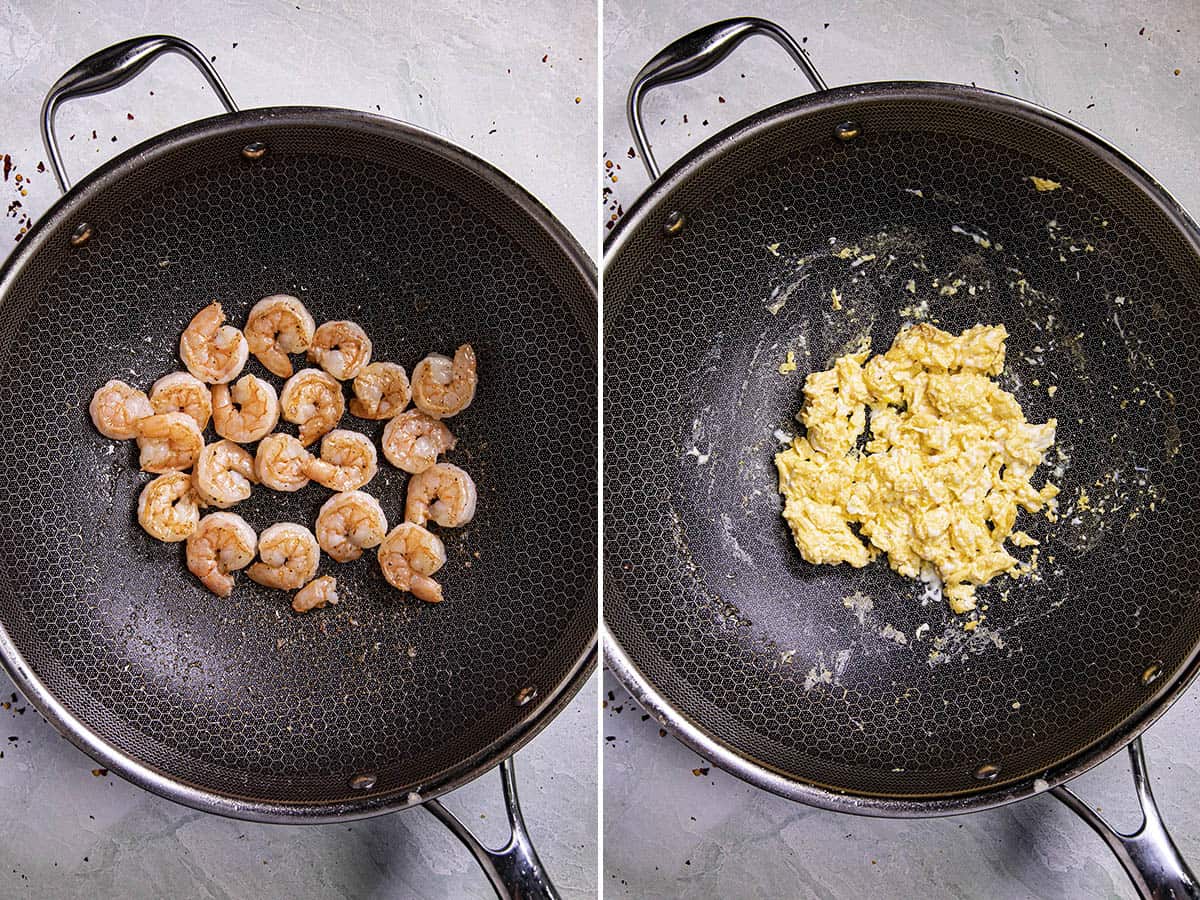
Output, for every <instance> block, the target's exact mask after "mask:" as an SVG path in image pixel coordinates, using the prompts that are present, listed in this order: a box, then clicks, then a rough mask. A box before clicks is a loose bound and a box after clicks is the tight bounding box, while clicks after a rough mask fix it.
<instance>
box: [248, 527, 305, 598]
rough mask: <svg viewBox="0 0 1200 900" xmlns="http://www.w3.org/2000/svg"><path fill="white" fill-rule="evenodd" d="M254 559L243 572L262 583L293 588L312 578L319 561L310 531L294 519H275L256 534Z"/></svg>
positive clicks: (291, 589)
mask: <svg viewBox="0 0 1200 900" xmlns="http://www.w3.org/2000/svg"><path fill="white" fill-rule="evenodd" d="M258 560H259V561H258V562H256V563H255V564H254V565H252V566H251V567H250V568H249V569H247V570H246V574H247V575H249V576H250V578H251V579H252V580H254V581H257V582H258V583H259V584H261V585H263V586H264V587H269V588H279V589H280V590H284V591H294V590H296V589H297V588H301V587H303V586H304V585H306V584H308V583H309V582H310V581H312V579H313V576H314V575H316V574H317V564H318V563H319V562H320V561H321V548H320V547H319V546H317V539H316V538H315V537H313V533H312V532H311V531H309V530H308V529H307V528H305V527H304V526H303V525H297V524H296V523H295V522H279V523H278V524H275V525H272V526H271V527H270V528H268V529H267V530H266V531H264V532H263V533H262V534H260V535H259V536H258Z"/></svg>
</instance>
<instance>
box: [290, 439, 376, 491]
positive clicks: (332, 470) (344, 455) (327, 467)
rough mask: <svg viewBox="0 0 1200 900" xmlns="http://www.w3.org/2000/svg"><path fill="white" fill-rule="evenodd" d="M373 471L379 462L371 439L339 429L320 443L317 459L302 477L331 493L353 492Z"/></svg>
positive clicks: (310, 464) (372, 474)
mask: <svg viewBox="0 0 1200 900" xmlns="http://www.w3.org/2000/svg"><path fill="white" fill-rule="evenodd" d="M377 471H379V458H378V457H377V456H376V454H375V445H374V444H372V443H371V439H370V438H369V437H367V436H366V435H365V434H359V433H358V432H357V431H347V430H346V429H344V428H339V429H337V430H335V431H331V432H329V434H327V435H325V437H324V438H322V439H321V456H320V457H319V458H313V459H312V460H311V461H310V462H309V464H308V467H307V468H306V470H305V474H307V475H308V477H309V478H311V479H312V480H313V481H315V482H316V483H317V484H320V485H324V486H325V487H327V488H329V489H330V490H332V491H356V490H358V489H359V488H360V487H362V486H363V485H364V484H366V483H367V482H368V481H370V480H371V479H372V478H374V477H375V473H376V472H377Z"/></svg>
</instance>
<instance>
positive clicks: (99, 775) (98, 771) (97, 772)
mask: <svg viewBox="0 0 1200 900" xmlns="http://www.w3.org/2000/svg"><path fill="white" fill-rule="evenodd" d="M107 774H108V769H92V775H94V776H95V777H96V778H103V777H104V776H105V775H107Z"/></svg>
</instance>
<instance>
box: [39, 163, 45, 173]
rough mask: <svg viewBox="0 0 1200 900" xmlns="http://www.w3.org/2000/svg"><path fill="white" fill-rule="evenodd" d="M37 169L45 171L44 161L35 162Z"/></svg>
mask: <svg viewBox="0 0 1200 900" xmlns="http://www.w3.org/2000/svg"><path fill="white" fill-rule="evenodd" d="M37 170H38V171H39V172H45V171H46V164H45V163H44V162H41V161H39V162H38V164H37Z"/></svg>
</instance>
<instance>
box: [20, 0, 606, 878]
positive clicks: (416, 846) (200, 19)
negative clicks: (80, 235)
mask: <svg viewBox="0 0 1200 900" xmlns="http://www.w3.org/2000/svg"><path fill="white" fill-rule="evenodd" d="M596 15H597V13H596V8H595V5H594V4H591V3H587V2H580V3H571V4H563V3H559V2H553V0H520V2H515V3H508V4H498V3H485V2H468V3H464V4H454V5H446V4H442V3H435V2H405V3H402V4H392V3H381V2H361V0H360V2H351V0H343V2H327V0H316V2H313V0H285V2H271V3H259V2H244V3H232V2H227V3H218V2H205V3H198V4H165V3H137V4H134V3H105V2H67V3H56V4H49V3H41V2H0V83H2V84H3V93H2V96H3V112H4V116H5V127H4V128H3V129H2V130H0V154H9V156H10V157H11V162H12V171H11V172H10V173H7V174H8V179H7V180H6V181H0V199H2V200H3V208H4V209H6V210H7V209H8V208H9V204H10V203H11V202H12V201H13V200H19V201H20V202H21V203H22V204H23V205H22V206H21V207H14V208H13V209H12V211H11V212H10V213H9V215H7V216H5V217H0V256H3V255H6V254H7V252H8V248H10V247H12V246H13V241H14V238H15V237H16V236H17V235H18V233H19V231H20V228H21V226H22V223H23V219H22V218H21V215H22V214H25V213H27V214H28V215H29V216H31V217H33V218H34V219H36V218H37V216H38V215H40V213H41V212H42V211H44V210H45V209H46V208H47V207H48V206H49V205H50V204H51V203H52V202H53V201H54V200H55V199H56V198H57V196H58V194H57V188H56V187H55V185H54V181H53V179H52V177H51V175H50V173H49V172H45V173H39V172H38V171H37V164H38V162H39V161H41V160H44V159H45V153H44V151H43V150H42V147H41V141H40V138H39V137H38V114H39V109H40V106H41V102H42V98H43V96H44V95H45V92H46V89H47V88H48V87H49V85H50V84H51V83H52V82H53V81H54V79H55V78H57V77H58V76H59V75H60V74H62V72H64V71H65V70H66V69H67V68H68V67H69V66H71V65H73V64H74V63H76V62H77V61H79V60H80V59H82V58H83V57H84V56H86V55H88V54H89V53H91V52H93V51H95V50H97V49H99V48H101V47H102V46H105V45H107V44H109V43H111V42H114V41H117V40H121V39H124V38H127V37H132V36H135V35H139V34H146V33H153V32H166V33H170V34H177V35H179V36H181V37H184V38H187V39H188V40H191V41H192V42H193V43H195V44H196V45H197V46H199V47H200V48H201V49H202V50H203V51H204V52H205V53H207V54H209V55H210V56H215V57H216V60H215V65H216V67H217V69H218V70H219V71H220V73H221V75H222V77H223V78H224V80H225V82H226V84H227V85H228V87H229V89H230V91H231V92H232V94H233V95H234V97H235V99H236V100H237V101H238V103H239V104H240V105H241V106H242V107H253V106H270V105H282V104H315V105H328V106H344V107H350V108H354V109H362V110H369V111H372V112H381V113H383V114H385V115H389V116H393V117H395V118H398V119H403V120H405V121H407V122H411V123H414V124H416V125H420V126H423V127H425V128H428V129H430V130H431V131H434V132H436V133H438V134H440V135H443V136H445V137H448V138H450V139H451V140H453V141H455V142H457V143H459V144H461V145H462V146H464V147H466V148H467V149H469V150H470V151H472V152H474V153H477V154H479V155H480V156H482V157H483V158H484V159H486V160H488V161H489V162H491V163H493V164H495V165H496V166H498V167H500V168H501V169H503V170H504V171H505V172H506V173H508V174H509V175H510V176H512V177H513V178H514V179H516V180H517V181H518V182H520V183H521V184H522V185H524V186H525V187H526V188H528V189H529V190H530V191H532V192H533V193H534V194H535V195H536V196H537V197H538V198H539V199H541V200H542V202H543V203H545V204H546V205H547V206H548V207H549V208H550V209H551V211H553V212H554V213H555V214H556V215H557V216H558V217H559V218H560V219H562V220H563V222H565V223H566V225H567V226H568V227H569V228H570V229H571V230H572V231H573V232H574V234H575V235H576V237H577V238H578V239H579V240H580V242H581V243H582V244H583V245H584V247H585V248H586V249H587V250H588V252H589V253H591V254H592V255H593V257H594V256H595V255H596V252H595V243H596V242H595V233H596V231H595V229H596V225H595V221H596V220H595V209H596V205H595V204H596V200H595V171H596V166H597V160H596V148H595V117H596V96H595V93H596V92H595V84H596V54H595V49H594V48H595V34H596ZM543 57H545V59H544V61H543ZM151 92H153V93H151ZM211 93H212V92H211V91H210V90H209V89H208V87H207V85H205V84H204V83H203V81H202V79H200V78H199V76H198V75H197V73H196V72H195V70H194V69H193V68H192V67H191V66H190V64H188V63H187V62H185V61H184V60H182V59H180V58H178V57H167V58H164V59H162V60H160V61H158V62H155V63H154V64H153V65H152V66H151V67H150V68H149V69H148V70H147V71H146V72H144V73H143V74H142V76H141V77H139V78H138V79H136V80H135V81H133V82H132V83H131V84H129V85H126V86H124V87H122V88H120V89H119V90H117V91H115V92H113V93H111V94H107V95H104V96H100V97H92V98H88V99H86V100H82V101H78V102H75V103H72V104H69V105H67V106H65V107H64V108H63V111H62V113H61V117H60V120H59V122H60V125H59V131H60V134H61V135H62V136H63V138H64V143H65V150H64V153H65V156H66V163H67V167H68V172H69V173H70V174H71V175H73V176H75V177H79V176H81V175H82V174H83V173H84V172H85V171H86V170H88V169H89V168H91V167H93V166H95V165H97V164H98V163H99V162H101V161H102V160H104V159H107V158H109V157H110V156H112V155H113V154H115V153H116V152H118V151H120V150H123V149H126V148H128V147H129V146H131V145H133V144H135V143H137V142H139V141H141V140H143V139H145V138H147V137H150V136H152V135H153V134H155V133H157V132H160V131H163V130H165V129H167V128H169V127H172V126H174V125H177V124H181V123H183V122H186V121H189V120H191V119H195V118H199V117H201V116H205V115H210V114H213V113H216V112H218V111H219V108H218V105H217V103H216V102H215V100H214V98H213V97H212V95H211ZM577 97H578V98H579V102H576V98H577ZM93 129H95V131H96V137H95V138H94V139H93V138H92V131H93ZM71 134H75V135H76V137H75V140H73V141H70V140H67V137H68V136H69V135H71ZM114 138H115V140H114ZM17 173H21V174H22V176H23V179H22V181H21V183H20V184H19V185H18V183H17V182H16V179H15V175H16V174H17ZM22 187H24V188H25V190H26V194H25V195H21V193H20V189H21V188H22ZM596 684H597V679H596V678H595V677H594V678H593V679H591V681H590V682H589V683H588V684H587V685H585V687H584V689H583V691H582V692H581V694H580V695H579V696H578V697H577V698H576V699H575V700H574V702H573V703H572V704H571V705H570V706H569V707H568V709H567V710H566V711H565V712H564V713H563V715H562V716H560V717H559V718H558V719H557V720H556V721H554V722H553V723H552V724H551V725H550V726H549V727H548V728H547V729H546V731H544V732H543V733H542V734H541V735H539V736H538V737H537V738H536V739H535V740H534V741H533V742H532V743H531V744H530V745H529V746H528V747H527V748H525V749H523V750H522V751H521V752H520V753H518V755H517V758H516V759H517V774H518V780H519V783H520V787H521V790H522V798H523V800H524V806H525V813H526V818H527V821H528V824H529V827H530V831H531V833H532V835H533V838H534V841H535V843H536V844H537V846H538V848H539V850H540V852H541V855H542V858H543V860H544V862H545V863H546V865H547V867H548V869H549V870H550V873H551V875H552V876H553V877H554V879H555V880H556V882H557V885H558V887H559V889H560V890H561V891H562V893H563V895H564V896H565V897H569V898H582V897H590V896H594V894H595V889H596V762H597V760H596V744H595V737H596V734H595V697H596V690H597V688H596ZM11 691H12V687H11V685H10V684H9V683H8V679H7V678H4V677H3V676H0V699H2V700H4V701H9V699H10V698H9V694H10V692H11ZM0 721H2V722H4V725H3V726H0V750H3V758H0V791H3V795H4V798H5V800H4V802H3V803H2V804H0V896H4V897H44V898H66V897H118V896H119V897H124V898H130V900H133V898H161V897H198V898H199V897H202V898H244V897H255V898H271V897H278V898H310V897H311V898H316V897H321V898H366V897H379V898H383V897H418V898H443V897H453V898H469V897H475V898H489V897H492V896H493V894H492V891H491V888H490V887H489V886H488V884H487V882H486V880H485V879H484V877H483V875H482V874H481V872H480V871H479V870H478V868H477V867H476V865H475V863H474V861H473V860H472V859H471V858H470V856H469V855H468V854H467V852H466V851H465V850H464V849H463V848H462V847H461V846H460V845H459V844H458V842H457V841H456V840H455V839H454V838H453V837H452V836H451V835H450V834H449V833H448V832H447V831H445V830H444V829H443V828H442V826H441V825H439V824H438V823H437V822H436V821H435V820H434V819H433V817H432V816H430V815H429V814H428V813H426V812H425V811H423V810H419V809H417V810H410V811H407V812H404V813H400V814H397V815H394V816H386V817H383V818H377V819H372V820H368V821H362V822H356V823H351V824H349V825H336V826H335V825H328V826H314V827H286V826H263V825H253V824H249V823H243V822H237V821H231V820H226V819H222V818H218V817H215V816H209V815H204V814H201V813H197V812H193V811H192V810H190V809H186V808H184V807H181V806H177V805H175V804H173V803H170V802H168V801H166V800H161V799H159V798H157V797H155V796H153V795H150V794H148V793H146V792H144V791H141V790H138V789H136V788H134V787H132V786H130V785H128V784H126V783H125V782H123V781H121V780H120V779H118V778H116V777H115V776H112V775H108V776H93V774H92V772H91V770H92V769H93V768H94V767H95V763H94V762H92V760H90V759H89V758H87V757H86V756H84V755H83V754H82V753H79V752H78V751H77V750H75V749H74V747H72V746H71V745H70V744H68V743H67V742H66V741H65V740H63V739H61V738H59V737H58V735H57V734H56V733H55V732H54V730H53V729H52V728H51V727H50V726H49V725H47V724H46V723H45V722H44V721H43V720H42V719H41V718H40V717H39V716H38V715H37V713H36V712H35V711H33V710H32V709H29V708H27V707H26V704H25V703H24V702H23V701H22V700H21V699H20V698H19V697H18V698H17V702H16V703H13V704H10V708H7V709H4V708H0ZM447 805H449V806H450V807H451V809H453V810H454V811H455V812H457V813H458V814H459V815H460V816H462V817H463V818H464V820H466V821H468V822H469V823H472V824H473V825H477V826H478V828H479V829H480V832H481V836H482V837H484V839H485V840H489V841H490V842H491V843H493V844H499V843H501V842H502V841H503V839H504V837H505V836H506V835H505V831H506V827H507V826H506V824H505V819H504V812H503V805H502V803H501V802H500V792H499V778H498V777H497V776H496V775H495V774H489V775H486V776H484V777H483V778H481V779H479V780H478V781H476V782H475V783H473V784H471V785H468V786H467V787H465V788H463V789H461V790H460V791H458V792H457V793H455V794H453V795H451V797H450V798H449V799H448V801H447Z"/></svg>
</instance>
